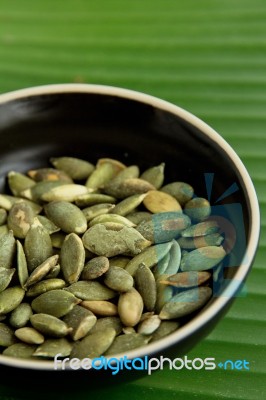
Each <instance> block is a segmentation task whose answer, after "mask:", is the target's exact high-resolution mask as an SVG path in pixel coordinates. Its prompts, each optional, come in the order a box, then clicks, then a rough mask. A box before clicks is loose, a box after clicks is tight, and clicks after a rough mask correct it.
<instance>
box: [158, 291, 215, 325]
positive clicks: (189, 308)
mask: <svg viewBox="0 0 266 400" xmlns="http://www.w3.org/2000/svg"><path fill="white" fill-rule="evenodd" d="M211 295H212V290H211V288H209V287H205V286H201V287H199V288H194V289H189V290H186V291H184V292H181V293H178V294H176V295H175V296H174V297H172V299H171V300H170V301H169V302H167V303H166V304H165V305H164V306H163V308H162V310H161V312H160V314H159V317H160V318H161V319H174V318H180V317H184V316H185V315H188V314H191V313H192V312H194V311H196V310H198V309H199V308H201V307H202V306H203V305H204V304H205V303H207V301H208V300H209V298H210V297H211Z"/></svg>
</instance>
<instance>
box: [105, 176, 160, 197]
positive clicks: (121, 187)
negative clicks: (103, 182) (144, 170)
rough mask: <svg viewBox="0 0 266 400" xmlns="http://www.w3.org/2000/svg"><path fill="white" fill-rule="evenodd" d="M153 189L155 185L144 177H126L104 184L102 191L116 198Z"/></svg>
mask: <svg viewBox="0 0 266 400" xmlns="http://www.w3.org/2000/svg"><path fill="white" fill-rule="evenodd" d="M154 189H155V187H154V186H153V185H151V184H150V183H149V182H147V181H145V180H144V179H139V178H128V179H125V180H122V181H120V180H117V181H115V182H112V183H110V184H109V185H108V186H105V188H104V191H105V192H106V193H107V194H109V195H111V196H114V197H116V198H118V199H124V198H125V197H129V196H133V195H136V194H142V193H147V192H148V191H150V190H154Z"/></svg>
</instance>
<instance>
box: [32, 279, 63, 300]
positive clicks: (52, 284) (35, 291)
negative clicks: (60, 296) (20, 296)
mask: <svg viewBox="0 0 266 400" xmlns="http://www.w3.org/2000/svg"><path fill="white" fill-rule="evenodd" d="M47 276H48V275H47ZM65 286H66V283H65V281H64V280H63V279H56V278H52V279H45V280H43V281H41V282H38V283H35V285H32V286H30V287H29V288H28V290H27V293H26V296H27V297H37V296H39V295H40V294H43V293H46V292H49V291H50V290H56V289H62V288H63V287H65Z"/></svg>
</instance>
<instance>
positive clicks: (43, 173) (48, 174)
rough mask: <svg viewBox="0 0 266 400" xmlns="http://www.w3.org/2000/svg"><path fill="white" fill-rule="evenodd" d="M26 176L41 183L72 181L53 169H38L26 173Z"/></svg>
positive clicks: (62, 172)
mask: <svg viewBox="0 0 266 400" xmlns="http://www.w3.org/2000/svg"><path fill="white" fill-rule="evenodd" d="M28 175H29V176H30V177H31V178H32V179H34V180H35V182H41V181H65V182H68V183H72V182H73V181H72V179H71V177H70V176H69V175H67V174H66V173H65V172H64V171H62V170H59V169H54V168H39V169H32V170H30V171H28Z"/></svg>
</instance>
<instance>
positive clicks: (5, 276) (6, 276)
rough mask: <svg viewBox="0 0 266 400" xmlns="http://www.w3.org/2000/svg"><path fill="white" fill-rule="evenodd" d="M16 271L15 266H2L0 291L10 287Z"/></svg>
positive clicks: (0, 270) (0, 269)
mask: <svg viewBox="0 0 266 400" xmlns="http://www.w3.org/2000/svg"><path fill="white" fill-rule="evenodd" d="M15 271H16V270H15V268H3V267H0V292H3V290H5V289H6V288H7V287H8V285H9V284H10V282H11V279H12V277H13V275H14V273H15Z"/></svg>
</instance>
